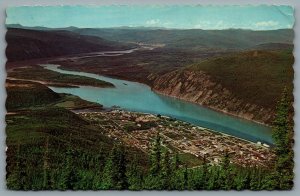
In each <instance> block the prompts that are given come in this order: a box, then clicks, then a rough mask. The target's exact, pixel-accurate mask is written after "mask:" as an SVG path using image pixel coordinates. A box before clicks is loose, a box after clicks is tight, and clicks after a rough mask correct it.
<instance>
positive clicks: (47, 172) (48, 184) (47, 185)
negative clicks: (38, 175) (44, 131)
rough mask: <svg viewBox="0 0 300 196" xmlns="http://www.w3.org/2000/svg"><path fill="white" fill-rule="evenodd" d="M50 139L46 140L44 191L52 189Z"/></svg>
mask: <svg viewBox="0 0 300 196" xmlns="http://www.w3.org/2000/svg"><path fill="white" fill-rule="evenodd" d="M48 154H49V137H47V138H46V143H45V152H44V165H43V189H51V188H52V186H51V176H50V170H49V155H48Z"/></svg>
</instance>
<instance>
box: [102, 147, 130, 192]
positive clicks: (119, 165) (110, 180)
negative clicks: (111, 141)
mask: <svg viewBox="0 0 300 196" xmlns="http://www.w3.org/2000/svg"><path fill="white" fill-rule="evenodd" d="M127 187H128V183H127V179H126V159H125V151H124V148H123V147H122V146H120V145H118V146H115V147H114V148H113V149H112V151H111V153H110V157H109V159H108V160H107V162H106V164H105V167H104V171H103V178H102V188H103V189H118V190H123V189H126V188H127Z"/></svg>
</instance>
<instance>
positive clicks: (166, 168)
mask: <svg viewBox="0 0 300 196" xmlns="http://www.w3.org/2000/svg"><path fill="white" fill-rule="evenodd" d="M161 165H162V168H161V180H162V183H163V189H170V180H171V174H172V173H171V172H172V170H171V160H170V152H169V151H168V150H166V151H165V153H164V154H163V159H162V163H161Z"/></svg>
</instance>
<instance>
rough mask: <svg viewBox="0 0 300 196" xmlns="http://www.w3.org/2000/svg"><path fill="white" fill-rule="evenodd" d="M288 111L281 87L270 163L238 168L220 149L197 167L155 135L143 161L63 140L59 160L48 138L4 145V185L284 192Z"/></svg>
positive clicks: (289, 184)
mask: <svg viewBox="0 0 300 196" xmlns="http://www.w3.org/2000/svg"><path fill="white" fill-rule="evenodd" d="M291 113H293V112H292V111H291V100H290V99H289V96H288V94H287V90H285V91H284V92H283V93H282V98H281V100H280V102H279V103H278V106H277V114H276V118H275V121H274V123H273V139H274V142H275V144H276V147H275V151H276V155H277V157H276V160H275V162H274V163H272V165H273V167H268V168H264V167H241V166H239V165H236V164H233V163H231V161H230V156H231V155H230V154H229V153H227V152H225V153H224V156H223V160H222V162H221V163H220V164H218V165H213V164H210V163H209V162H208V161H207V160H206V157H203V162H202V164H201V165H200V166H197V167H193V168H191V167H189V168H188V167H187V166H186V165H185V164H183V163H182V162H181V161H180V160H179V159H178V155H177V154H175V155H174V156H171V155H170V152H169V151H168V150H167V149H166V148H165V147H164V146H163V145H162V138H161V137H160V135H159V133H158V134H157V136H156V138H155V140H154V141H153V143H152V148H151V153H150V154H149V158H147V159H146V160H144V161H146V163H144V162H143V159H144V158H143V157H141V156H142V155H140V154H135V155H134V156H132V155H131V154H129V153H130V151H129V150H128V148H127V147H126V146H125V145H123V144H122V143H120V142H114V146H113V148H112V149H111V151H110V152H109V154H107V150H105V149H104V148H102V147H101V145H100V147H99V149H98V152H96V153H95V152H93V153H87V152H84V151H81V150H77V149H74V148H72V147H71V145H70V143H69V146H68V145H66V147H65V149H64V154H62V157H64V158H63V159H61V158H58V159H53V158H50V153H55V152H53V151H52V152H51V151H50V150H49V144H50V141H49V137H45V140H44V142H42V143H41V144H40V146H39V147H38V148H35V149H34V150H32V149H31V150H28V147H27V146H26V145H22V144H21V143H18V145H14V146H13V148H14V149H10V150H13V151H14V152H15V156H14V157H13V160H10V161H9V162H8V165H7V168H8V173H7V187H8V188H9V189H13V190H57V189H58V190H69V189H71V190H127V189H129V190H145V189H146V190H219V189H222V190H231V189H234V190H243V189H250V190H274V189H280V190H289V189H292V188H293V177H294V173H293V168H294V162H293V156H294V155H293V149H292V148H293V139H292V138H293V122H292V120H291V116H290V114H291ZM36 154H40V155H41V158H40V159H38V158H37V157H36ZM95 154H97V156H95ZM207 156H209V155H207ZM30 157H31V158H32V159H30ZM29 160H31V161H29ZM32 160H34V161H32ZM141 160H142V161H141Z"/></svg>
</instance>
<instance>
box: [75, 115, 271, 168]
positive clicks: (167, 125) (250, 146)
mask: <svg viewBox="0 0 300 196" xmlns="http://www.w3.org/2000/svg"><path fill="white" fill-rule="evenodd" d="M77 113H78V114H79V115H80V116H82V117H83V118H84V119H86V120H88V121H90V122H91V123H92V124H93V126H97V127H99V128H100V129H101V130H102V132H103V133H104V134H106V135H108V136H109V137H111V138H113V139H115V140H120V141H122V142H123V143H125V144H126V145H128V146H135V147H136V148H138V149H140V150H142V151H143V152H145V153H149V151H150V149H151V143H152V142H153V140H154V138H155V137H156V136H157V134H158V133H159V135H160V136H161V138H162V139H163V142H162V145H163V146H164V147H166V148H167V149H168V150H169V151H170V153H175V152H177V153H179V154H189V155H191V156H193V157H194V160H197V159H198V160H199V161H200V162H201V160H203V158H204V157H205V158H206V159H207V160H208V161H209V163H210V164H219V163H220V162H221V160H222V158H223V156H224V153H225V152H226V153H229V155H230V160H231V162H233V163H236V164H238V165H241V166H251V167H254V166H265V167H267V166H268V164H270V163H271V162H272V160H274V158H275V154H274V152H273V150H272V148H270V147H269V146H268V145H266V144H261V142H258V143H253V142H250V141H246V140H242V139H239V138H236V137H233V136H230V135H226V134H223V133H219V132H215V131H212V130H209V129H206V128H202V127H198V126H193V125H191V124H189V123H186V122H182V121H178V120H176V119H173V118H170V117H166V116H161V115H152V114H144V113H137V112H127V111H121V110H112V111H105V112H83V111H81V112H77ZM194 166H197V165H194Z"/></svg>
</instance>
